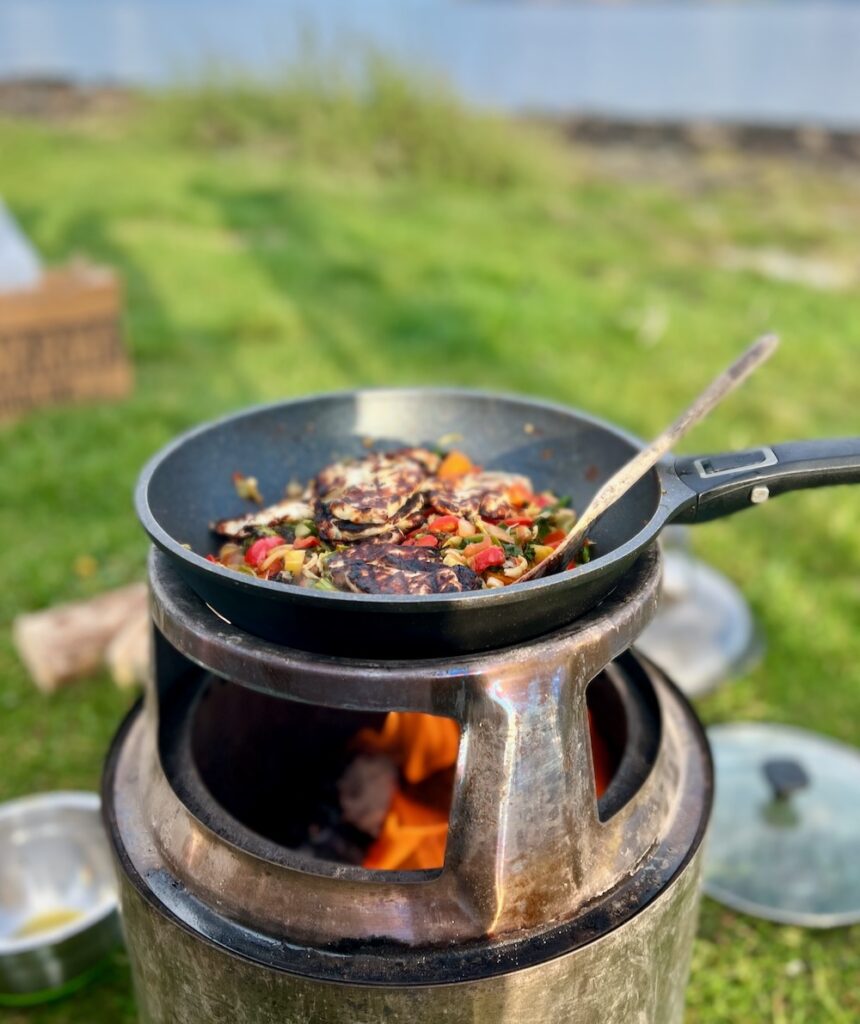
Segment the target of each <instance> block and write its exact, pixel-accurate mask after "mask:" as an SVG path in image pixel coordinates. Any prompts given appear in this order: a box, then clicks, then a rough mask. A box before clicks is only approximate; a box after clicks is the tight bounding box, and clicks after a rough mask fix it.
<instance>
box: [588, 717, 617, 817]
mask: <svg viewBox="0 0 860 1024" xmlns="http://www.w3.org/2000/svg"><path fill="white" fill-rule="evenodd" d="M588 731H589V734H590V736H591V760H592V763H593V765H594V789H595V791H596V792H597V796H598V797H601V796H603V794H604V793H605V792H606V787H607V786H608V785H609V783H610V782H611V781H612V775H613V766H612V756H611V755H610V753H609V747H608V746H607V745H606V740H605V739H604V738H603V737H602V736H601V735H600V733H599V732H598V731H597V729H596V728H595V727H594V715H592V713H591V708H589V709H588Z"/></svg>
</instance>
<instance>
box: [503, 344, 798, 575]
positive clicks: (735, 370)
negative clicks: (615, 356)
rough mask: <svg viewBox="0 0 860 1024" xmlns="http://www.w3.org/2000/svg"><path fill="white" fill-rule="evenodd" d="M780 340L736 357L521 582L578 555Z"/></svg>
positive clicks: (613, 480)
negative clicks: (608, 515)
mask: <svg viewBox="0 0 860 1024" xmlns="http://www.w3.org/2000/svg"><path fill="white" fill-rule="evenodd" d="M778 344H779V339H778V338H777V336H776V335H775V334H765V335H764V336H763V337H761V338H759V339H758V340H757V341H755V342H754V343H753V344H752V345H750V347H749V348H748V349H747V350H746V351H745V352H744V353H743V355H741V356H740V357H739V358H737V359H736V360H735V361H734V362H733V363H732V365H731V366H730V367H729V368H728V369H727V370H724V371H723V372H722V373H721V374H720V375H719V376H718V377H716V378H715V379H714V380H713V381H712V382H711V383H710V384H709V385H708V387H707V388H705V390H704V391H703V392H702V393H701V394H700V395H699V396H698V398H696V399H695V400H694V401H693V402H692V404H691V405H689V406H688V407H687V408H686V409H685V410H684V412H682V413H681V415H680V416H679V417H678V418H677V419H676V420H675V422H674V423H672V424H671V425H670V426H668V427H667V428H666V429H665V430H664V431H663V433H662V434H660V435H659V436H658V437H656V438H655V439H654V440H653V441H652V442H651V444H649V445H648V446H647V447H646V448H643V449H642V451H641V452H637V453H636V455H634V456H633V458H632V459H630V461H629V462H626V463H625V464H624V465H623V466H622V467H621V469H619V470H618V471H617V472H616V473H614V474H613V475H612V476H611V477H610V478H609V479H608V480H607V481H606V483H605V484H604V485H603V486H602V487H601V488H600V490H599V491H598V492H597V493H596V494H595V495H594V497H593V498H592V499H591V501H590V502H589V504H588V506H587V507H586V508H585V510H584V511H583V513H582V515H580V516H579V518H578V519H577V521H576V523H574V525H573V527H572V528H571V530H570V532H569V533H568V535H567V537H565V539H564V540H563V541H562V542H561V544H559V546H558V547H557V548H556V549H555V551H554V552H553V553H552V554H551V555H550V556H549V558H545V559H544V560H543V561H542V562H540V563H539V564H538V565H536V566H534V568H532V569H529V571H528V572H527V573H525V574H524V575H523V576H521V577H520V579H519V581H518V582H520V583H521V582H523V581H524V580H529V579H537V578H538V577H540V576H545V575H547V573H553V572H557V571H558V570H559V569H560V568H561V567H562V566H564V565H566V564H567V563H568V562H569V561H570V560H571V558H573V557H574V555H576V553H577V551H578V550H579V548H580V547H581V546H582V543H583V541H584V540H585V537H586V534H587V532H588V530H589V529H590V528H591V527H592V526H593V525H594V523H595V521H596V520H597V519H599V517H600V516H602V515H603V513H604V512H605V511H606V510H607V509H608V508H610V506H612V505H614V504H615V502H616V501H618V499H619V498H620V497H621V496H622V495H624V494H626V493H627V491H629V490H630V488H631V487H633V485H634V484H636V483H638V481H639V480H641V479H642V477H643V476H644V475H645V474H646V473H647V472H648V470H649V469H652V468H653V467H654V466H655V465H656V464H657V463H658V462H659V461H660V459H662V458H663V456H664V455H666V453H667V452H669V451H671V450H672V448H674V447H675V445H676V444H677V443H678V441H680V440H681V438H682V437H683V436H684V435H685V434H686V433H687V432H688V431H689V430H691V429H692V428H693V427H694V426H695V425H696V424H697V423H699V422H700V421H701V420H703V419H704V418H705V416H707V415H708V413H709V412H710V411H711V410H712V409H713V408H715V407H716V406H717V405H719V403H720V402H721V401H722V400H723V399H724V398H725V397H726V395H728V394H730V393H731V392H732V391H734V390H735V388H736V387H738V386H739V385H740V384H742V383H743V382H744V381H745V380H746V379H747V377H749V375H750V374H751V373H752V372H753V371H754V370H756V369H757V368H758V367H759V366H761V364H762V363H763V362H764V361H765V360H766V359H769V358H770V356H771V355H772V354H773V352H774V351H775V349H776V347H777V345H778Z"/></svg>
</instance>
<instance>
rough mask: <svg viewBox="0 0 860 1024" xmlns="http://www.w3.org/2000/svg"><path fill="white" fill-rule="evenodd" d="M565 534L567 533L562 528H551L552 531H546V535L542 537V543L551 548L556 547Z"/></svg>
mask: <svg viewBox="0 0 860 1024" xmlns="http://www.w3.org/2000/svg"><path fill="white" fill-rule="evenodd" d="M566 536H567V534H566V533H565V532H564V530H553V531H552V533H548V534H547V535H546V537H544V539H543V543H544V544H546V545H548V546H549V547H551V548H557V547H558V546H559V544H561V542H562V541H563V540H564V538H565V537H566Z"/></svg>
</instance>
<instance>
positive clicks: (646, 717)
mask: <svg viewBox="0 0 860 1024" xmlns="http://www.w3.org/2000/svg"><path fill="white" fill-rule="evenodd" d="M659 576H660V568H659V556H658V555H657V554H656V553H655V552H652V553H649V554H647V555H645V556H644V557H643V558H641V559H640V561H639V562H638V563H637V564H636V565H635V567H634V568H633V570H631V572H630V573H629V574H628V575H627V577H625V579H624V581H623V583H622V584H621V585H620V586H619V587H618V588H617V589H616V590H615V591H614V592H613V594H612V595H611V596H610V597H609V598H608V599H607V600H606V601H604V602H603V603H602V604H601V605H600V606H599V607H598V608H596V609H595V610H594V611H593V612H592V613H590V614H589V615H588V616H586V617H585V618H583V619H580V620H578V621H577V622H576V623H575V624H574V625H571V626H569V627H566V628H565V629H563V630H560V631H558V632H556V633H552V634H549V635H547V636H545V637H542V638H540V639H538V640H535V641H531V642H529V643H527V644H523V645H520V646H517V647H515V648H504V647H500V648H499V649H498V650H494V651H490V652H487V653H483V654H476V655H469V656H463V657H458V658H446V659H438V660H433V659H422V660H416V661H398V662H379V661H376V662H360V661H355V660H347V659H338V658H336V657H334V656H332V657H327V656H322V655H319V654H306V653H303V652H300V651H297V650H293V649H287V648H284V647H280V646H278V645H275V644H271V643H268V642H266V641H262V640H259V639H257V638H255V637H252V636H250V635H248V634H247V633H244V632H242V631H240V630H237V629H235V628H234V627H232V626H231V625H229V624H228V623H226V622H225V621H223V620H221V619H220V618H218V617H217V616H216V615H215V614H214V613H212V612H211V611H210V610H209V609H208V608H207V606H206V605H204V604H203V603H202V602H201V601H200V599H199V598H198V597H196V596H195V595H194V594H193V592H191V591H190V590H189V589H188V588H187V586H186V585H185V584H184V583H182V582H181V580H180V579H179V578H178V577H177V576H176V574H175V573H174V571H173V570H172V569H171V568H170V566H169V565H168V563H167V560H166V559H165V558H164V556H163V555H160V554H158V553H154V554H153V556H152V559H151V562H150V581H151V591H152V614H153V636H154V644H155V658H154V665H155V668H154V673H153V678H152V680H151V683H150V686H149V687H148V690H147V693H146V697H145V700H144V703H143V706H142V707H141V708H139V709H137V710H136V711H134V712H133V713H132V714H131V716H130V717H129V718H128V720H127V721H126V722H125V724H124V726H123V727H122V729H121V730H120V732H119V734H118V736H117V738H116V741H115V743H114V746H113V748H112V751H111V754H110V756H109V758H108V764H107V768H106V773H105V787H104V806H105V813H106V817H107V822H108V827H109V831H110V835H111V839H112V843H113V849H114V853H115V858H116V863H117V868H118V873H119V878H120V889H121V904H122V912H123V918H124V924H125V931H126V937H127V943H128V947H129V953H130V957H131V962H132V967H133V971H134V976H135V981H136V989H137V995H138V1001H139V1006H140V1015H141V1020H142V1021H143V1022H144V1024H167V1022H171V1024H198V1022H199V1024H203V1022H206V1024H228V1022H229V1024H244V1022H248V1024H251V1022H253V1024H300V1022H301V1024H340V1022H343V1024H347V1022H348V1024H371V1022H373V1024H376V1022H382V1021H384V1022H386V1024H399V1022H401V1021H402V1022H407V1021H408V1022H409V1024H440V1022H451V1024H458V1022H461V1021H463V1022H465V1021H469V1022H484V1021H487V1022H492V1024H506V1022H508V1021H511V1022H514V1021H516V1022H517V1024H522V1022H530V1024H550V1022H561V1021H564V1022H571V1024H597V1022H599V1024H631V1022H633V1021H635V1022H637V1024H676V1022H680V1021H681V1017H682V1013H683V993H684V987H685V984H686V979H687V973H688V969H689V959H690V952H691V948H692V941H693V936H694V932H695V925H696V910H697V904H698V882H699V873H700V854H699V849H700V845H701V841H702V838H703V834H704V831H705V827H706V824H707V819H708V815H709V812H710V803H711V789H712V777H711V765H710V760H709V756H708V752H707V745H706V742H705V740H704V737H703V734H702V732H701V729H700V727H699V725H698V722H697V720H696V718H695V716H694V714H693V712H692V710H691V709H690V707H689V705H688V704H687V703H686V701H685V700H684V698H683V697H682V696H681V695H680V694H679V692H678V691H677V690H676V689H675V687H673V686H672V684H671V683H670V682H669V681H668V680H667V679H666V678H665V676H664V675H662V674H661V673H660V672H659V671H658V670H656V669H655V668H654V667H653V666H652V665H651V664H650V663H648V662H647V661H645V660H644V659H642V658H640V657H638V656H637V655H635V653H632V652H630V651H629V648H630V646H631V644H632V643H633V641H634V640H635V638H636V636H637V635H638V634H639V632H640V631H641V630H642V628H643V627H644V626H645V624H646V623H647V621H648V620H649V618H650V616H651V615H652V614H653V611H654V608H655V605H656V599H657V590H658V586H659ZM500 640H502V641H503V638H500ZM332 648H333V649H336V638H335V637H333V638H332ZM392 710H398V711H419V712H424V713H429V714H434V715H443V716H447V717H450V718H453V719H455V720H456V721H457V722H458V723H459V726H460V730H461V740H460V746H459V753H458V761H457V767H456V778H455V783H454V790H453V798H452V809H451V814H450V820H449V830H448V842H447V848H446V854H445V862H444V866H443V867H442V868H441V869H440V870H436V871H407V872H403V871H399V872H388V871H371V870H367V869H364V868H360V867H352V866H349V865H345V864H338V863H334V862H329V861H323V860H319V859H313V858H310V857H308V856H307V855H305V854H302V853H299V852H298V851H297V850H295V849H291V848H289V847H288V846H286V845H284V843H282V842H279V841H277V836H278V832H277V828H276V823H277V819H278V816H279V814H281V813H282V801H279V798H278V794H279V792H280V793H284V792H285V787H290V786H302V785H303V783H304V780H303V779H302V777H301V775H302V771H301V768H299V770H298V771H294V772H293V773H292V775H293V776H295V777H294V778H286V779H284V778H277V777H273V774H272V771H271V764H272V759H271V756H270V755H271V752H272V750H273V749H275V748H277V747H278V746H280V747H281V748H283V746H284V744H285V743H286V744H293V745H298V748H302V744H306V745H307V749H308V750H310V749H312V747H313V745H314V743H315V742H316V737H317V736H318V737H319V742H320V743H322V742H325V740H324V737H331V736H332V735H336V734H337V729H338V726H337V724H335V726H334V728H332V722H334V723H337V722H338V721H340V719H339V718H338V716H344V715H347V714H349V713H351V714H353V715H357V716H358V717H359V718H360V717H361V716H373V715H376V716H379V715H380V714H381V713H384V712H388V711H392ZM589 710H590V711H591V712H592V714H593V715H594V717H595V720H596V721H597V723H598V725H600V726H602V728H603V729H605V730H606V731H607V732H608V733H611V734H612V739H613V743H614V745H615V748H616V750H617V751H618V762H617V765H616V769H615V773H614V776H613V778H612V781H611V783H610V784H609V786H608V788H607V789H606V791H605V792H604V793H603V795H602V796H601V797H600V798H599V799H598V797H597V794H596V788H595V776H594V770H593V761H592V751H591V745H590V739H589ZM290 721H293V722H296V721H298V722H299V723H300V725H299V727H298V728H294V729H293V731H292V733H288V732H286V731H283V732H279V729H280V725H279V723H280V722H284V723H289V722H290ZM323 725H325V729H323ZM298 748H297V749H298ZM302 749H304V748H302ZM287 753H289V751H288V752H287ZM299 753H301V750H299ZM280 755H284V751H283V750H282V749H281V750H280ZM296 763H297V764H298V765H299V766H301V765H302V764H303V763H304V762H303V761H302V759H301V757H300V758H299V759H298V761H297V762H296ZM307 763H308V764H310V763H311V761H308V762H307ZM279 787H280V788H279ZM215 794H217V798H216V795H215ZM287 803H288V801H286V800H285V801H283V806H286V804H287ZM252 808H253V809H254V810H253V813H252Z"/></svg>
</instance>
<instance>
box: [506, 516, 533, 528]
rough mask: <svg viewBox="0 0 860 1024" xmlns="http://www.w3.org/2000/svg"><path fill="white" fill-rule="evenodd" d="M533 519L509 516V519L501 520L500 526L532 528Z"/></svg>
mask: <svg viewBox="0 0 860 1024" xmlns="http://www.w3.org/2000/svg"><path fill="white" fill-rule="evenodd" d="M533 524H534V519H530V518H529V517H528V516H511V518H510V519H503V520H502V526H532V525H533Z"/></svg>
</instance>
